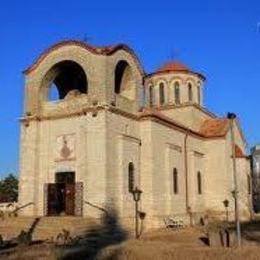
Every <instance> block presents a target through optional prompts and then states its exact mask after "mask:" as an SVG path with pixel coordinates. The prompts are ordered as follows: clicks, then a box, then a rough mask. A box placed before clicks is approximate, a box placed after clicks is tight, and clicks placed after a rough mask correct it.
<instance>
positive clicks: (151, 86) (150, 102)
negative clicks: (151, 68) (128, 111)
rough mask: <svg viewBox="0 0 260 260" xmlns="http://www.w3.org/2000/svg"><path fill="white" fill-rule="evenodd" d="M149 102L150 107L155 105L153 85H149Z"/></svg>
mask: <svg viewBox="0 0 260 260" xmlns="http://www.w3.org/2000/svg"><path fill="white" fill-rule="evenodd" d="M149 104H150V107H152V106H153V85H150V87H149Z"/></svg>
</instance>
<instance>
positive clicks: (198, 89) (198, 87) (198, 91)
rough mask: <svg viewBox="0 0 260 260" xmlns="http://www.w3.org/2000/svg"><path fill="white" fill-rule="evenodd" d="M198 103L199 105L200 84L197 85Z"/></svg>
mask: <svg viewBox="0 0 260 260" xmlns="http://www.w3.org/2000/svg"><path fill="white" fill-rule="evenodd" d="M197 94H198V104H199V105H200V85H198V86H197Z"/></svg>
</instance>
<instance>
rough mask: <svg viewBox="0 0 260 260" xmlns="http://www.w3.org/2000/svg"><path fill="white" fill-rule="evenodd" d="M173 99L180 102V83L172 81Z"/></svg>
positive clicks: (177, 102) (176, 102)
mask: <svg viewBox="0 0 260 260" xmlns="http://www.w3.org/2000/svg"><path fill="white" fill-rule="evenodd" d="M174 101H175V104H177V105H178V104H180V85H179V83H178V82H175V83H174Z"/></svg>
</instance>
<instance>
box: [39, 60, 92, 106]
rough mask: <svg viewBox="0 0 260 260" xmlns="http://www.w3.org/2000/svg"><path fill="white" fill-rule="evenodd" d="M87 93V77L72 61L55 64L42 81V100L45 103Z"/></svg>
mask: <svg viewBox="0 0 260 260" xmlns="http://www.w3.org/2000/svg"><path fill="white" fill-rule="evenodd" d="M87 93H88V80H87V75H86V73H85V72H84V70H83V68H82V67H81V66H80V65H79V64H78V63H76V62H74V61H62V62H59V63H57V64H55V65H54V66H53V67H52V68H51V69H50V70H49V71H48V72H47V73H46V75H45V77H44V79H43V96H42V99H43V100H45V101H57V100H62V99H65V98H67V97H70V96H77V95H80V94H87Z"/></svg>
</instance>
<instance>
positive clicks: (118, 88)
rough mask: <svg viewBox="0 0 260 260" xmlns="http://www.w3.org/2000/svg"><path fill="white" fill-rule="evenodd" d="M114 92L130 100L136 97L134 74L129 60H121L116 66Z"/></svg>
mask: <svg viewBox="0 0 260 260" xmlns="http://www.w3.org/2000/svg"><path fill="white" fill-rule="evenodd" d="M114 92H115V93H116V94H120V95H121V96H123V97H126V98H128V99H130V100H133V99H134V98H135V85H134V75H133V71H132V68H131V67H130V65H129V64H128V62H126V61H124V60H121V61H119V62H118V63H117V65H116V68H115V88H114Z"/></svg>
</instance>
